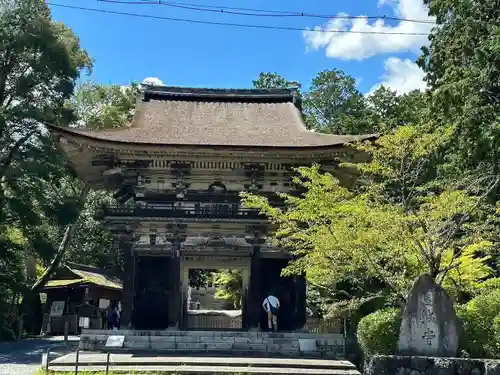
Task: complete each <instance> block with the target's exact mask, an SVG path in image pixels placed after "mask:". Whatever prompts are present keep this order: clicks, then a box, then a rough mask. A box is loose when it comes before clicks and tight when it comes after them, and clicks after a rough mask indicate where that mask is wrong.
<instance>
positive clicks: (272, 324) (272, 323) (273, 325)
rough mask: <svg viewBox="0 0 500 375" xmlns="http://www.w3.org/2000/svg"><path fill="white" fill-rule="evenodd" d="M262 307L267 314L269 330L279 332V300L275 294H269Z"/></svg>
mask: <svg viewBox="0 0 500 375" xmlns="http://www.w3.org/2000/svg"><path fill="white" fill-rule="evenodd" d="M262 307H263V308H264V310H265V311H266V313H267V325H268V326H269V329H270V330H273V331H274V332H276V331H277V330H278V311H279V308H280V301H279V299H278V298H276V297H275V296H274V295H273V293H269V295H268V296H267V297H266V299H265V300H264V302H262Z"/></svg>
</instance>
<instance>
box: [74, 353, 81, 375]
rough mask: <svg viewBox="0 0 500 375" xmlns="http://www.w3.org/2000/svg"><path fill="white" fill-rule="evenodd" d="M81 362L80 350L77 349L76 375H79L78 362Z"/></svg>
mask: <svg viewBox="0 0 500 375" xmlns="http://www.w3.org/2000/svg"><path fill="white" fill-rule="evenodd" d="M79 360H80V348H77V349H76V358H75V375H78V361H79Z"/></svg>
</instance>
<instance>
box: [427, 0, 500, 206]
mask: <svg viewBox="0 0 500 375" xmlns="http://www.w3.org/2000/svg"><path fill="white" fill-rule="evenodd" d="M424 2H425V3H426V4H427V5H428V6H429V14H430V15H431V16H434V17H436V23H437V26H436V27H435V28H434V29H433V30H432V32H431V34H430V36H429V39H430V46H429V47H425V48H423V54H422V56H421V58H420V60H419V65H420V66H421V67H422V68H423V69H424V71H425V72H426V80H427V83H428V85H429V87H430V89H431V95H432V96H431V99H432V100H431V104H432V111H431V113H432V115H433V117H434V119H435V120H436V121H437V122H438V124H441V123H443V122H444V123H454V124H456V136H455V142H454V144H453V146H454V147H453V148H452V149H451V150H450V155H449V164H450V166H451V168H449V169H448V174H449V176H450V177H451V178H455V179H456V178H457V176H463V175H465V177H469V176H470V175H471V173H472V174H473V181H471V180H469V181H468V182H463V183H464V184H475V185H478V186H486V185H488V183H484V180H485V179H486V180H490V181H491V179H494V178H495V176H496V175H498V173H499V166H498V159H499V148H500V122H499V117H500V68H499V67H500V55H499V53H498V51H499V49H500V37H499V35H500V32H499V28H498V24H499V23H500V1H499V0H479V1H466V0H459V1H451V0H425V1H424ZM465 170H468V171H469V172H468V173H465V174H464V171H465ZM498 193H499V190H498V189H495V190H494V191H493V194H492V196H491V201H492V202H494V201H495V200H496V199H498Z"/></svg>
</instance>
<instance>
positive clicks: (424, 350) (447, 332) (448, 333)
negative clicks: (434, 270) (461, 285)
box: [398, 275, 460, 357]
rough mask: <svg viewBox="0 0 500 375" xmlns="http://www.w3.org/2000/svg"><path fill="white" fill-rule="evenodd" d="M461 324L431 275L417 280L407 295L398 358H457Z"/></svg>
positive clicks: (444, 293)
mask: <svg viewBox="0 0 500 375" xmlns="http://www.w3.org/2000/svg"><path fill="white" fill-rule="evenodd" d="M459 327H460V324H459V320H458V318H457V316H456V314H455V309H454V308H453V302H452V301H451V299H450V297H449V296H448V295H447V294H446V292H445V291H444V289H443V288H442V287H441V286H440V285H438V284H436V282H435V281H434V280H433V279H432V277H431V276H429V275H422V276H420V277H418V278H417V280H415V282H414V283H413V286H412V288H411V290H410V293H409V294H408V299H407V301H406V307H405V310H404V313H403V320H402V322H401V329H400V332H399V342H398V354H399V355H405V356H428V357H456V356H457V354H458V336H459V329H460V328H459Z"/></svg>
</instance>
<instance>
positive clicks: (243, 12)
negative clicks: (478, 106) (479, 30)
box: [97, 0, 434, 25]
mask: <svg viewBox="0 0 500 375" xmlns="http://www.w3.org/2000/svg"><path fill="white" fill-rule="evenodd" d="M97 1H98V2H102V3H115V4H127V5H164V6H168V7H172V8H180V9H188V10H195V11H201V12H213V13H225V14H234V15H240V16H255V17H303V18H322V19H344V20H353V19H368V20H378V19H383V20H389V21H399V22H412V23H421V24H431V25H432V24H434V21H431V20H417V19H412V18H401V17H391V16H386V15H380V16H349V15H339V14H337V15H328V14H319V13H308V12H290V11H283V10H265V9H256V8H237V7H228V6H220V5H204V4H192V3H191V4H190V3H176V2H172V1H163V0H97ZM248 12H251V13H248Z"/></svg>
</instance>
